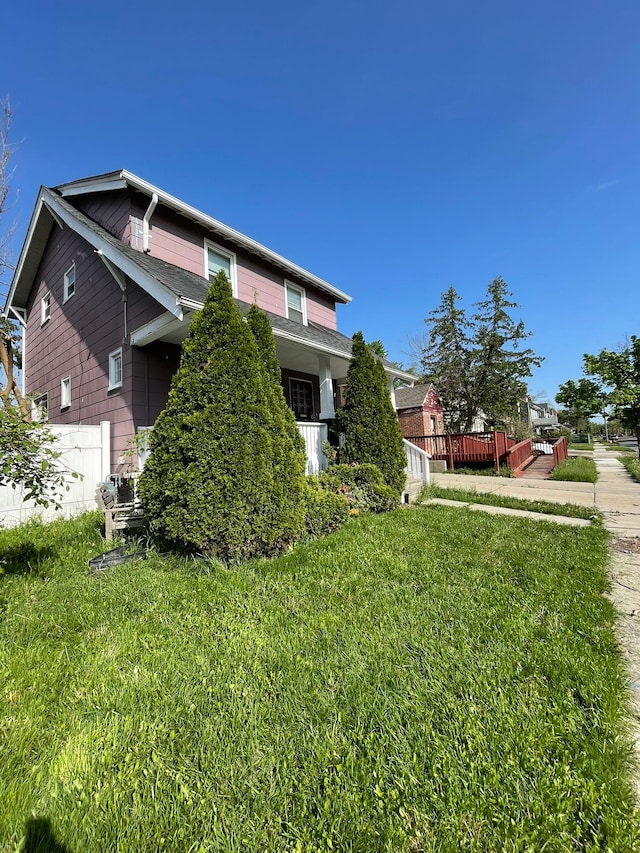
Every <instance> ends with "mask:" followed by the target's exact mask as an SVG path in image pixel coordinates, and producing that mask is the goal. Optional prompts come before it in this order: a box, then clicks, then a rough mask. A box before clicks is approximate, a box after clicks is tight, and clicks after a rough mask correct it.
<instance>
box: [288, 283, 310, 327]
mask: <svg viewBox="0 0 640 853" xmlns="http://www.w3.org/2000/svg"><path fill="white" fill-rule="evenodd" d="M284 292H285V304H286V309H287V317H288V318H289V320H293V322H294V323H302V324H303V325H304V326H306V325H307V299H306V294H305V292H304V290H303V289H302V288H301V287H298V286H297V285H295V284H291V282H290V281H285V283H284Z"/></svg>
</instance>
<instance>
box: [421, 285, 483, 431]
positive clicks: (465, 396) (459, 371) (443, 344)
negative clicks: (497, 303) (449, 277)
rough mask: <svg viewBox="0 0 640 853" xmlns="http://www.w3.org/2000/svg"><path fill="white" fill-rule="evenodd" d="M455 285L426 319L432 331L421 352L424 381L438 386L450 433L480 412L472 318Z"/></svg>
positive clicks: (447, 291) (471, 421) (461, 429)
mask: <svg viewBox="0 0 640 853" xmlns="http://www.w3.org/2000/svg"><path fill="white" fill-rule="evenodd" d="M459 301H460V296H459V295H458V293H457V292H456V290H455V288H454V287H450V288H449V289H448V290H446V291H445V292H444V293H443V294H442V300H441V302H440V305H439V306H438V308H436V310H435V311H432V312H431V313H430V314H429V316H428V317H427V318H426V319H425V323H426V324H427V326H428V328H429V334H428V337H427V339H426V341H425V342H424V349H423V352H422V358H421V362H422V370H423V371H424V381H425V382H426V383H432V384H433V385H434V386H435V387H436V388H437V389H438V397H439V398H440V401H441V402H442V406H443V409H444V412H445V418H446V424H447V427H448V429H449V431H450V432H462V431H463V430H464V429H465V428H468V427H467V426H466V425H467V424H469V423H473V420H474V418H475V416H476V414H477V405H476V403H475V401H474V393H473V383H472V374H471V352H470V350H471V337H470V335H471V321H470V320H469V319H468V318H467V315H466V313H465V311H464V309H463V308H459V307H458V302H459Z"/></svg>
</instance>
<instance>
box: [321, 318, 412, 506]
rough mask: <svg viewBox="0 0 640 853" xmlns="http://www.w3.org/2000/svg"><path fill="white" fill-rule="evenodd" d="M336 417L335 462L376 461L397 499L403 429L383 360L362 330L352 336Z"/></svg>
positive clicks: (402, 467)
mask: <svg viewBox="0 0 640 853" xmlns="http://www.w3.org/2000/svg"><path fill="white" fill-rule="evenodd" d="M337 421H338V429H339V430H340V432H342V433H344V443H343V445H342V447H340V449H339V451H338V462H340V463H347V464H353V463H355V464H363V463H371V464H373V465H376V466H377V467H378V468H379V469H380V471H381V472H382V476H383V478H384V482H385V483H386V484H387V486H389V487H390V488H391V489H392V490H393V491H394V493H395V494H396V500H399V499H400V494H401V492H402V489H403V488H404V484H405V479H406V475H405V466H406V458H405V452H404V445H403V443H402V432H401V430H400V425H399V423H398V418H397V415H396V412H395V409H394V408H393V405H392V403H391V397H390V394H389V389H388V388H387V380H386V375H385V372H384V367H383V365H382V362H380V361H377V360H376V358H375V356H374V355H373V353H372V352H371V350H370V349H369V347H368V346H367V345H366V343H365V341H364V338H363V336H362V333H361V332H356V334H355V335H354V336H353V347H352V354H351V363H350V364H349V369H348V371H347V388H346V391H345V402H344V406H343V407H342V409H340V411H339V412H338V413H337Z"/></svg>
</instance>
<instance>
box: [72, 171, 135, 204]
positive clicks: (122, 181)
mask: <svg viewBox="0 0 640 853" xmlns="http://www.w3.org/2000/svg"><path fill="white" fill-rule="evenodd" d="M126 188H127V180H126V178H124V177H123V176H122V173H120V174H118V175H113V176H112V177H106V176H104V175H103V176H102V177H97V178H95V179H91V180H88V181H71V182H70V183H68V184H61V185H60V186H59V187H56V189H57V190H58V191H59V193H60V195H61V196H62V197H63V198H67V197H69V196H74V195H86V194H87V193H101V192H108V191H109V190H125V189H126Z"/></svg>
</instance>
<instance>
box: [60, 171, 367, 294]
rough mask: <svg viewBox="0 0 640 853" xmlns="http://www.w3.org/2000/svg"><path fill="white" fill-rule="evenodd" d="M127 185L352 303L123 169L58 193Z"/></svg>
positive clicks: (118, 187)
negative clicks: (156, 197)
mask: <svg viewBox="0 0 640 853" xmlns="http://www.w3.org/2000/svg"><path fill="white" fill-rule="evenodd" d="M127 185H129V186H130V187H133V188H134V189H136V190H138V191H139V192H141V193H144V194H145V195H148V196H153V194H154V193H157V196H158V201H159V202H160V203H161V204H164V205H165V206H166V207H170V208H172V209H173V210H175V211H177V212H178V213H180V214H182V216H186V217H188V218H189V219H192V220H195V221H196V222H199V223H201V224H202V225H204V226H205V227H206V228H210V229H212V230H213V231H215V232H217V233H219V234H221V235H222V236H223V237H224V238H226V239H227V240H230V241H231V242H232V243H236V244H237V245H238V246H242V247H243V248H245V249H248V250H249V251H250V252H253V253H254V254H257V255H259V256H260V257H262V258H265V259H266V260H269V261H271V262H272V263H274V264H276V265H277V266H280V267H284V268H285V269H286V270H288V271H289V273H290V274H292V275H294V276H299V277H300V278H302V279H303V280H304V281H306V282H308V283H309V284H312V285H313V286H314V287H317V288H318V289H319V290H323V291H324V292H325V293H328V294H330V295H331V296H333V297H334V298H335V299H336V300H338V301H340V302H344V303H345V304H346V303H348V302H351V297H350V296H349V295H348V294H347V293H343V291H341V290H338V288H337V287H334V286H333V285H332V284H329V282H328V281H324V279H321V278H318V276H315V275H313V273H310V272H309V271H308V270H305V269H303V268H302V267H299V266H298V265H297V264H294V263H293V262H292V261H289V260H287V259H286V258H284V257H282V255H279V254H277V252H273V251H272V250H271V249H267V247H266V246H263V245H262V244H261V243H258V242H256V241H255V240H252V239H251V237H247V236H245V235H244V234H241V233H240V231H236V230H235V229H234V228H230V227H229V226H228V225H225V224H224V223H223V222H220V221H219V220H217V219H214V218H213V217H212V216H207V214H206V213H203V212H202V211H201V210H198V209H197V208H195V207H191V205H190V204H186V203H185V202H184V201H181V200H180V199H179V198H176V197H175V196H173V195H170V194H169V193H166V192H164V190H161V189H160V188H159V187H156V186H154V185H153V184H150V183H149V182H148V181H144V180H143V179H142V178H139V177H138V176H137V175H134V174H133V172H128V171H127V170H126V169H123V170H122V171H121V172H119V173H117V174H116V175H113V176H112V177H106V176H104V175H97V176H96V178H95V180H88V181H76V182H73V183H70V184H67V185H65V184H62V185H61V186H59V187H56V189H57V190H58V191H59V192H60V194H61V195H63V196H64V195H82V194H86V193H90V192H103V191H105V190H113V189H121V188H123V187H125V186H127Z"/></svg>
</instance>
